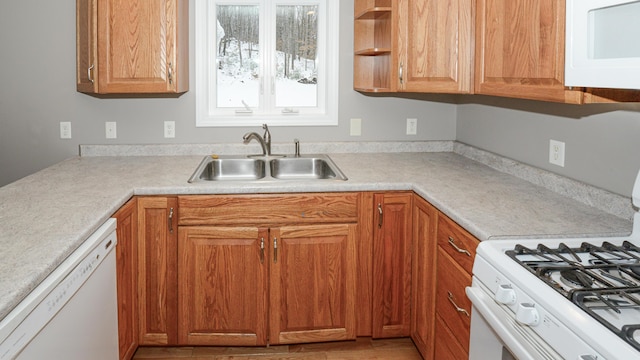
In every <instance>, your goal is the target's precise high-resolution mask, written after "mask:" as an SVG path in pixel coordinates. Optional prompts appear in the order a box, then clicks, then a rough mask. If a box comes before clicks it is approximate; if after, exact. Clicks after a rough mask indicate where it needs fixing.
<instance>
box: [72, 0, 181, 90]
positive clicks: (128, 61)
mask: <svg viewBox="0 0 640 360" xmlns="http://www.w3.org/2000/svg"><path fill="white" fill-rule="evenodd" d="M188 4H189V2H188V1H187V0H131V1H116V0H100V1H98V0H76V31H77V34H76V56H77V59H76V66H77V71H76V82H77V90H78V91H80V92H85V93H92V94H180V93H183V92H185V91H187V90H188V86H189V85H188V81H189V70H188V64H189V61H188V45H189V38H188V36H189V28H188V25H189V23H188V16H189V11H188Z"/></svg>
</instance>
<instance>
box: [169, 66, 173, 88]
mask: <svg viewBox="0 0 640 360" xmlns="http://www.w3.org/2000/svg"><path fill="white" fill-rule="evenodd" d="M168 72H169V74H168V76H169V85H172V84H173V65H172V64H171V63H169V69H168Z"/></svg>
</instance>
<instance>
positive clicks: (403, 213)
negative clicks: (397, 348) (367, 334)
mask: <svg viewBox="0 0 640 360" xmlns="http://www.w3.org/2000/svg"><path fill="white" fill-rule="evenodd" d="M412 199H413V193H409V192H405V193H402V192H388V193H381V194H375V195H374V207H375V210H374V211H375V212H376V214H377V216H376V217H375V221H374V225H373V228H374V230H373V234H374V235H373V296H372V301H373V315H372V319H373V329H372V330H373V337H374V338H388V337H403V336H409V335H410V328H411V324H410V321H411V297H410V294H411V244H412V242H411V240H412V237H411V232H412V228H411V202H412Z"/></svg>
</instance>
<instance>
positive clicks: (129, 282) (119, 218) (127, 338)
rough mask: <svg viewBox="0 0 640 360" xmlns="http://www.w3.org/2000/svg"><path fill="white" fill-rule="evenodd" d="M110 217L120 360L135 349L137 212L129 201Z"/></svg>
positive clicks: (128, 355) (136, 328)
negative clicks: (112, 220)
mask: <svg viewBox="0 0 640 360" xmlns="http://www.w3.org/2000/svg"><path fill="white" fill-rule="evenodd" d="M113 217H114V218H115V219H116V222H117V224H118V225H117V229H116V232H117V233H116V236H117V237H118V243H117V245H116V279H117V281H116V282H117V291H118V345H119V346H118V347H119V353H120V359H121V360H128V359H131V358H132V357H133V354H134V353H135V352H136V349H137V348H138V243H137V239H138V209H137V200H136V198H133V199H131V200H129V201H128V202H127V203H126V204H125V205H123V206H122V207H121V208H120V209H119V210H118V211H117V212H116V213H115V214H114V215H113Z"/></svg>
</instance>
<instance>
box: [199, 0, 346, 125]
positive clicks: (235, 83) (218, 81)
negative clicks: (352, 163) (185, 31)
mask: <svg viewBox="0 0 640 360" xmlns="http://www.w3.org/2000/svg"><path fill="white" fill-rule="evenodd" d="M338 44H339V42H338V0H311V1H309V0H196V126H253V125H256V126H257V125H261V124H262V123H265V122H267V123H268V124H269V125H297V126H300V125H337V123H338V119H337V113H338V111H337V109H338Z"/></svg>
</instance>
